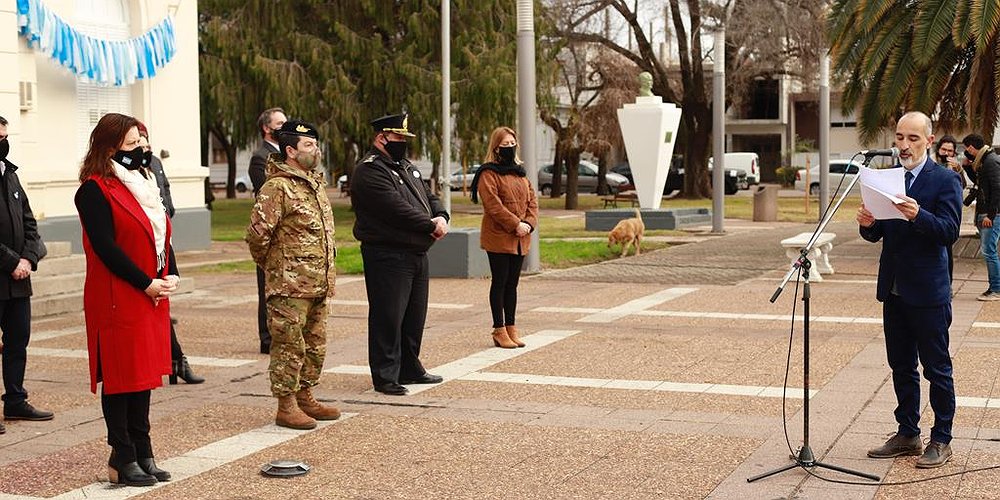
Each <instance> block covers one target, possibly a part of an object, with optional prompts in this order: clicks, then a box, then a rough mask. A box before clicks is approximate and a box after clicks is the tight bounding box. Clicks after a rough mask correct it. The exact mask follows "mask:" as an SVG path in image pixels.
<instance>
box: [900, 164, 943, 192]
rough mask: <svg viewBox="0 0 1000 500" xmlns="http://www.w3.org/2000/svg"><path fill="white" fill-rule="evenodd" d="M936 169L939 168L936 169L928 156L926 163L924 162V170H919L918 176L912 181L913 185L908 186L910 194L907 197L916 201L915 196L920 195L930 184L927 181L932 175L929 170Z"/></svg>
mask: <svg viewBox="0 0 1000 500" xmlns="http://www.w3.org/2000/svg"><path fill="white" fill-rule="evenodd" d="M936 168H940V167H938V166H937V164H936V163H934V162H933V161H931V159H930V156H928V158H927V161H925V162H924V168H923V169H921V170H920V175H918V176H917V178H916V179H913V184H910V193H909V194H908V195H907V196H909V197H910V198H914V199H916V198H917V195H918V194H920V192H921V191H923V187H924V186H926V185H927V183H928V182H930V181H928V180H927V179H929V178H930V177H931V175H933V174H932V173H931V170H933V169H936Z"/></svg>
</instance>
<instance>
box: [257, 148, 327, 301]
mask: <svg viewBox="0 0 1000 500" xmlns="http://www.w3.org/2000/svg"><path fill="white" fill-rule="evenodd" d="M246 242H247V245H248V246H249V247H250V254H251V255H253V260H254V261H255V262H257V265H258V266H260V268H261V269H263V270H264V294H265V296H267V297H271V296H274V295H278V296H282V297H323V296H328V297H332V296H333V294H334V284H335V279H336V275H337V269H336V267H335V265H334V259H335V257H336V255H337V249H336V247H335V246H334V241H333V212H332V210H331V209H330V199H329V198H327V197H326V182H325V181H324V180H323V178H322V176H321V175H320V174H316V173H312V172H310V173H306V172H303V171H302V170H299V169H296V168H294V167H291V166H289V165H287V164H286V163H284V162H283V161H281V160H280V159H279V155H277V154H274V155H271V157H270V158H268V164H267V181H266V182H265V183H264V185H263V186H261V188H260V192H259V193H258V194H257V203H256V204H255V205H254V207H253V210H252V211H251V212H250V225H249V226H247V234H246Z"/></svg>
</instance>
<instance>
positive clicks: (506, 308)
mask: <svg viewBox="0 0 1000 500" xmlns="http://www.w3.org/2000/svg"><path fill="white" fill-rule="evenodd" d="M477 198H478V200H482V202H483V223H482V231H481V236H480V240H479V246H481V247H482V248H483V250H486V255H487V256H488V257H489V260H490V273H491V274H492V275H493V278H492V283H491V284H490V310H491V311H492V313H493V344H494V345H496V346H497V347H503V348H505V349H512V348H514V347H524V342H522V341H521V339H520V338H519V337H518V333H517V327H515V326H514V324H515V318H514V316H515V311H516V309H517V282H518V279H520V277H521V263H522V262H523V261H524V256H525V255H527V254H528V250H529V247H530V246H531V232H532V231H534V230H535V227H537V226H538V200H536V199H535V189H534V188H533V187H532V186H531V182H530V181H528V178H527V176H526V174H525V171H524V167H522V166H521V160H520V159H519V158H518V155H517V134H516V133H515V132H514V130H513V129H511V128H510V127H497V128H496V129H494V130H493V133H492V134H490V144H489V149H487V152H486V157H485V158H484V159H483V165H482V166H481V167H479V170H478V171H477V172H476V176H475V178H474V179H473V180H472V201H473V202H478V200H477Z"/></svg>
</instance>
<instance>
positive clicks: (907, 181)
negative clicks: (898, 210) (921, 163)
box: [903, 170, 913, 194]
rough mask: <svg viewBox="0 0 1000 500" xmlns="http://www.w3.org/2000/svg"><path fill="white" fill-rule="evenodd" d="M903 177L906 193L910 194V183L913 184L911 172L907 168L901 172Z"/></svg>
mask: <svg viewBox="0 0 1000 500" xmlns="http://www.w3.org/2000/svg"><path fill="white" fill-rule="evenodd" d="M903 178H904V179H905V180H906V194H910V184H913V172H910V171H909V170H907V171H906V173H905V174H903Z"/></svg>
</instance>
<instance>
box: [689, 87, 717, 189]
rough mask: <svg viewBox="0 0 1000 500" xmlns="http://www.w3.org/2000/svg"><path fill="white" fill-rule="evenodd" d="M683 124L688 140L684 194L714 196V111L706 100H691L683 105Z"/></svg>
mask: <svg viewBox="0 0 1000 500" xmlns="http://www.w3.org/2000/svg"><path fill="white" fill-rule="evenodd" d="M683 109H684V113H683V114H682V115H681V122H682V126H683V127H684V128H685V134H684V135H685V137H686V140H685V141H684V197H685V198H688V199H701V198H711V197H712V184H711V179H710V177H709V173H708V146H709V144H711V137H712V111H711V108H710V107H708V106H706V105H704V104H703V103H697V102H691V103H685V104H684V106H683Z"/></svg>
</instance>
